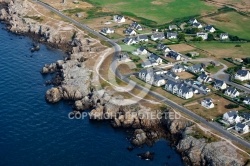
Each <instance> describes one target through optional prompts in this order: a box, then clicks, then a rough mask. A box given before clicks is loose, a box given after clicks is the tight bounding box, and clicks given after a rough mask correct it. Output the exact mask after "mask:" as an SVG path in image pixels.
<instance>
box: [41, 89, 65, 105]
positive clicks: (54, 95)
mask: <svg viewBox="0 0 250 166" xmlns="http://www.w3.org/2000/svg"><path fill="white" fill-rule="evenodd" d="M45 96H46V100H47V101H48V102H50V103H56V102H58V101H60V100H61V99H62V95H61V90H60V89H59V88H51V89H49V90H47V92H46V95H45Z"/></svg>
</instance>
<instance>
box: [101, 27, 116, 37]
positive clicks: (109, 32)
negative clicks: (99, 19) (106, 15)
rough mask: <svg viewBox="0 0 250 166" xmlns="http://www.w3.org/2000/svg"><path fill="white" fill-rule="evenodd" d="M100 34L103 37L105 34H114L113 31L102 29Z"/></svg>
mask: <svg viewBox="0 0 250 166" xmlns="http://www.w3.org/2000/svg"><path fill="white" fill-rule="evenodd" d="M100 33H101V34H103V35H107V34H111V33H115V30H114V29H112V28H102V29H101V31H100Z"/></svg>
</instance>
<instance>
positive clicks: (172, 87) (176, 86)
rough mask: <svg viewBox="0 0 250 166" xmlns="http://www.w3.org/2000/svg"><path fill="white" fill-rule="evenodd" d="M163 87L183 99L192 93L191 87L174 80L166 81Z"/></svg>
mask: <svg viewBox="0 0 250 166" xmlns="http://www.w3.org/2000/svg"><path fill="white" fill-rule="evenodd" d="M164 89H165V90H166V91H168V92H170V93H172V94H175V95H177V96H178V97H180V98H183V99H190V98H192V97H193V95H194V93H193V90H192V88H191V87H189V86H187V85H186V84H184V83H180V82H174V81H172V80H168V81H167V83H166V84H165V87H164Z"/></svg>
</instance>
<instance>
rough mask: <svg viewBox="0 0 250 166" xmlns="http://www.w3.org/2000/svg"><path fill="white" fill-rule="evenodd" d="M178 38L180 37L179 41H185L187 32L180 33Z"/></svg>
mask: <svg viewBox="0 0 250 166" xmlns="http://www.w3.org/2000/svg"><path fill="white" fill-rule="evenodd" d="M177 38H178V40H179V41H184V40H185V34H184V33H180V34H178V36H177Z"/></svg>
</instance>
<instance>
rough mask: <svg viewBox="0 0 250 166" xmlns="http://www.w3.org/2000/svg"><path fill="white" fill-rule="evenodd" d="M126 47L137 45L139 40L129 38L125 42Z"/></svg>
mask: <svg viewBox="0 0 250 166" xmlns="http://www.w3.org/2000/svg"><path fill="white" fill-rule="evenodd" d="M123 42H124V43H125V44H126V45H132V44H136V43H137V40H136V39H135V38H134V37H127V38H125V39H124V40H123Z"/></svg>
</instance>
